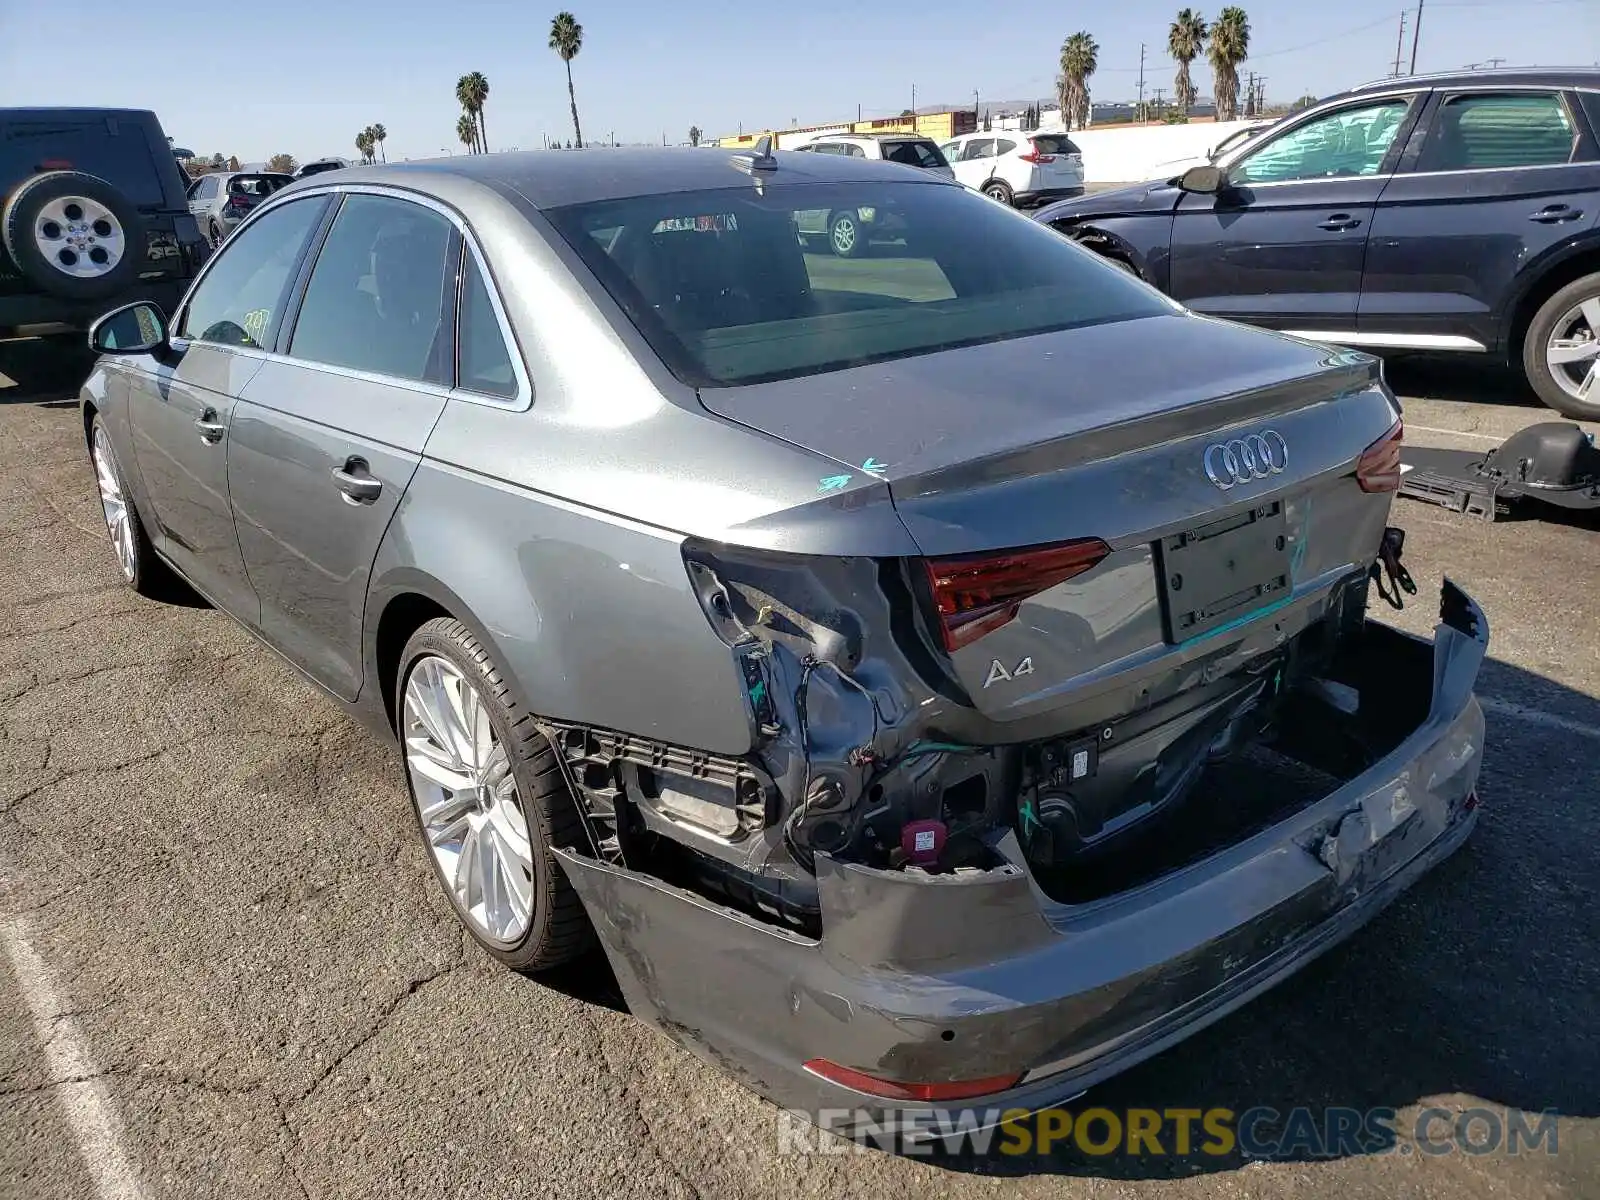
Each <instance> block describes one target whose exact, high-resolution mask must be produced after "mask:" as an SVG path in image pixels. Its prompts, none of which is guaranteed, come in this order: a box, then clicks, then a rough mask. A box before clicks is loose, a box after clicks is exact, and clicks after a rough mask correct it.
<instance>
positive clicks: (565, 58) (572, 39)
mask: <svg viewBox="0 0 1600 1200" xmlns="http://www.w3.org/2000/svg"><path fill="white" fill-rule="evenodd" d="M550 49H552V50H554V51H555V52H556V53H557V54H559V55H560V56H561V61H562V62H564V63H566V64H567V99H568V100H569V101H570V102H571V104H572V134H573V140H574V141H576V142H577V144H578V148H579V149H582V148H583V128H582V127H581V126H580V125H579V124H578V94H577V93H576V92H574V91H573V90H572V60H573V59H575V58H577V57H578V51H579V50H582V49H583V26H582V25H579V24H578V18H577V17H575V16H573V15H572V14H571V13H569V12H561V13H557V14H556V17H555V20H553V21H551V22H550Z"/></svg>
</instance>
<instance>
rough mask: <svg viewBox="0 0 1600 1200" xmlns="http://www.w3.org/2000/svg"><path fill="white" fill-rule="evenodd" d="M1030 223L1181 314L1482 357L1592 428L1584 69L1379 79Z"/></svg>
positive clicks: (1599, 330)
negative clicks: (1165, 297)
mask: <svg viewBox="0 0 1600 1200" xmlns="http://www.w3.org/2000/svg"><path fill="white" fill-rule="evenodd" d="M1037 219H1038V220H1040V221H1043V222H1045V223H1047V224H1049V225H1051V226H1052V227H1054V228H1055V229H1057V230H1059V231H1061V232H1062V233H1064V234H1066V235H1067V236H1069V237H1072V238H1074V239H1076V240H1077V241H1079V242H1081V243H1082V244H1084V245H1086V246H1088V247H1090V248H1091V249H1094V250H1096V251H1098V252H1099V253H1101V254H1104V255H1106V256H1107V257H1109V258H1112V259H1113V260H1115V261H1117V262H1119V263H1121V264H1123V265H1125V266H1126V267H1127V268H1128V269H1130V270H1132V271H1136V272H1137V273H1138V274H1139V275H1141V276H1143V277H1144V278H1145V279H1146V280H1148V281H1149V282H1151V283H1153V284H1155V285H1156V286H1157V287H1160V288H1162V289H1164V290H1165V291H1166V292H1168V294H1170V295H1172V296H1174V297H1175V298H1177V299H1178V300H1181V301H1182V302H1183V303H1185V304H1187V305H1188V306H1189V307H1190V308H1193V309H1195V310H1196V311H1198V312H1203V313H1210V314H1213V315H1215V316H1221V317H1231V318H1234V319H1236V320H1241V321H1249V322H1251V323H1253V324H1258V325H1266V326H1270V327H1272V328H1275V329H1282V330H1287V331H1290V332H1293V333H1295V334H1298V335H1300V336H1302V337H1307V338H1312V339H1315V340H1317V341H1325V342H1334V343H1339V344H1343V345H1347V346H1361V347H1372V348H1377V349H1393V350H1429V351H1448V352H1454V353H1467V354H1484V355H1489V356H1491V357H1493V358H1496V359H1499V360H1501V361H1503V362H1506V363H1508V364H1510V365H1512V366H1514V367H1516V368H1518V369H1520V370H1521V371H1522V372H1523V373H1524V374H1525V375H1526V377H1527V380H1528V382H1529V384H1530V385H1532V387H1533V389H1534V391H1535V392H1537V393H1538V395H1539V397H1540V398H1541V399H1542V400H1543V401H1544V402H1545V403H1546V404H1548V405H1550V406H1551V407H1552V408H1554V409H1557V410H1558V411H1560V412H1562V413H1564V414H1566V415H1567V416H1570V417H1577V418H1587V419H1597V418H1600V70H1593V69H1574V70H1522V71H1472V72H1466V73H1461V74H1449V75H1434V76H1411V77H1407V78H1402V79H1384V80H1380V81H1378V82H1375V83H1372V84H1368V85H1366V86H1364V87H1359V88H1356V89H1354V90H1353V91H1349V92H1346V93H1343V94H1342V95H1339V96H1334V97H1332V98H1331V99H1328V100H1325V101H1323V102H1322V103H1320V104H1318V105H1316V106H1314V107H1312V108H1310V109H1307V110H1306V111H1305V112H1303V113H1300V114H1298V115H1296V116H1293V117H1288V118H1285V119H1284V120H1283V121H1281V122H1279V123H1278V124H1276V125H1274V126H1272V127H1271V128H1269V129H1267V130H1265V131H1264V132H1262V133H1261V134H1260V135H1258V136H1256V137H1254V138H1251V139H1250V140H1249V141H1247V142H1245V143H1244V144H1243V145H1241V146H1239V147H1237V148H1236V149H1234V150H1233V151H1231V152H1229V154H1227V155H1226V156H1224V157H1222V158H1220V159H1218V161H1217V162H1216V163H1214V164H1207V165H1203V166H1199V167H1195V168H1192V169H1191V170H1190V171H1189V172H1187V173H1186V174H1185V175H1184V176H1183V177H1182V178H1181V179H1178V180H1173V181H1170V182H1157V183H1150V184H1140V185H1138V186H1136V187H1131V188H1122V189H1119V190H1117V191H1111V192H1102V193H1099V194H1097V195H1093V196H1085V197H1083V198H1082V199H1079V200H1068V201H1063V202H1061V203H1059V204H1054V205H1050V206H1048V207H1046V208H1043V209H1041V210H1040V211H1039V212H1038V214H1037Z"/></svg>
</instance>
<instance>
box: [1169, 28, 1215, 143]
mask: <svg viewBox="0 0 1600 1200" xmlns="http://www.w3.org/2000/svg"><path fill="white" fill-rule="evenodd" d="M1210 32H1211V31H1210V29H1209V28H1207V26H1206V19H1205V18H1204V17H1203V16H1201V15H1200V14H1199V13H1197V12H1195V10H1194V9H1192V8H1185V9H1183V10H1182V11H1180V12H1179V13H1178V19H1177V20H1175V21H1174V22H1173V23H1172V28H1171V29H1170V30H1168V31H1167V53H1168V54H1169V55H1170V56H1171V57H1172V61H1173V62H1175V63H1177V64H1178V74H1177V77H1176V78H1174V79H1173V81H1172V93H1173V98H1174V99H1175V100H1176V101H1177V103H1178V110H1179V111H1180V112H1182V113H1183V115H1184V116H1188V115H1189V110H1190V109H1191V108H1193V107H1194V80H1193V79H1190V78H1189V64H1190V63H1192V62H1193V61H1194V60H1195V59H1197V58H1199V57H1200V51H1201V50H1203V49H1205V44H1206V36H1207V35H1208V34H1209V33H1210Z"/></svg>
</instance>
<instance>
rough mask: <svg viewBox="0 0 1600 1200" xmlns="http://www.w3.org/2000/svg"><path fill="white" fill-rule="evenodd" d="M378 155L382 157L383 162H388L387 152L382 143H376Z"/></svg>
mask: <svg viewBox="0 0 1600 1200" xmlns="http://www.w3.org/2000/svg"><path fill="white" fill-rule="evenodd" d="M378 153H379V154H381V155H383V161H384V162H388V161H389V152H388V151H387V150H385V149H384V148H383V143H382V142H379V143H378Z"/></svg>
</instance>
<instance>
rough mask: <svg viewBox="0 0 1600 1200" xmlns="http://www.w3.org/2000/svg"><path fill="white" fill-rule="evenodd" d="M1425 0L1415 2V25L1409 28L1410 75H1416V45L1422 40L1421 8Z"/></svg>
mask: <svg viewBox="0 0 1600 1200" xmlns="http://www.w3.org/2000/svg"><path fill="white" fill-rule="evenodd" d="M1426 2H1427V0H1417V23H1416V24H1415V25H1413V26H1412V27H1411V72H1410V73H1411V74H1412V75H1415V74H1416V73H1417V43H1418V42H1420V41H1421V40H1422V6H1423V4H1425V3H1426Z"/></svg>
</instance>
